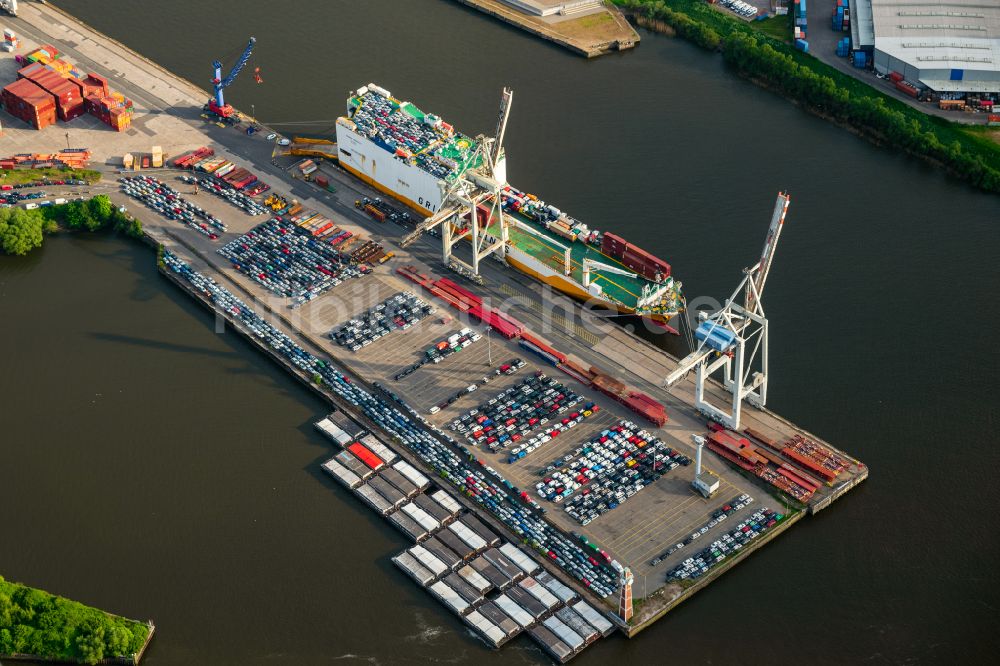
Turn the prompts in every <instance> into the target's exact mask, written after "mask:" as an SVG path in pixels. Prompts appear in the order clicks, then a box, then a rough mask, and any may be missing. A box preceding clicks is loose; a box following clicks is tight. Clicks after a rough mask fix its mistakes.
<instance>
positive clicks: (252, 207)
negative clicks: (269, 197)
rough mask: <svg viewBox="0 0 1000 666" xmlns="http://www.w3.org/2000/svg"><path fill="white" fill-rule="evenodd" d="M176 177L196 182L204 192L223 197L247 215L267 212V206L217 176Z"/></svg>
mask: <svg viewBox="0 0 1000 666" xmlns="http://www.w3.org/2000/svg"><path fill="white" fill-rule="evenodd" d="M178 178H180V179H181V181H183V182H185V183H188V184H191V185H194V184H197V185H198V187H199V188H200V189H202V190H204V191H205V192H208V193H209V194H214V195H215V196H217V197H220V198H222V199H225V200H226V201H228V202H229V203H231V204H233V205H234V206H236V207H237V208H239V209H241V210H243V211H244V212H245V213H246V214H247V215H263V214H264V213H266V212H268V211H267V208H265V207H264V206H262V205H261V204H260V203H259V202H257V201H256V200H254V199H252V198H250V197H248V196H247V195H245V194H243V193H242V192H240V191H239V190H235V189H233V188H232V187H230V186H229V185H228V184H227V183H226V182H224V181H221V180H219V179H218V178H211V177H205V178H198V177H197V176H188V175H182V176H178Z"/></svg>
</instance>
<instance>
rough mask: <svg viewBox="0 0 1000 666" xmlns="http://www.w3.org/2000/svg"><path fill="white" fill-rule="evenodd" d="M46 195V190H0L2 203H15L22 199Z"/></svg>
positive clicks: (29, 199)
mask: <svg viewBox="0 0 1000 666" xmlns="http://www.w3.org/2000/svg"><path fill="white" fill-rule="evenodd" d="M45 196H48V195H46V194H45V192H27V193H22V192H0V204H8V205H11V206H13V205H15V204H17V203H19V202H21V201H31V200H32V199H41V198H43V197H45Z"/></svg>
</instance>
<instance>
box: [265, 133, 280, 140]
mask: <svg viewBox="0 0 1000 666" xmlns="http://www.w3.org/2000/svg"><path fill="white" fill-rule="evenodd" d="M277 138H278V135H277V134H275V133H274V132H271V133H270V134H268V135H267V140H268V141H274V140H275V139H277Z"/></svg>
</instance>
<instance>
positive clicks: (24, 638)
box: [0, 577, 155, 664]
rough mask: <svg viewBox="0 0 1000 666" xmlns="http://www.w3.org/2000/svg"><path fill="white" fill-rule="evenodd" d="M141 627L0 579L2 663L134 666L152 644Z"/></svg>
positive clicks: (149, 630)
mask: <svg viewBox="0 0 1000 666" xmlns="http://www.w3.org/2000/svg"><path fill="white" fill-rule="evenodd" d="M154 632H155V626H154V625H153V623H152V621H149V622H140V621H138V620H131V619H129V618H125V617H121V616H120V615H114V614H112V613H108V612H106V611H102V610H100V609H97V608H92V607H90V606H85V605H84V604H81V603H79V602H77V601H72V600H70V599H66V598H65V597H60V596H56V595H54V594H50V593H48V592H45V591H44V590H39V589H37V588H33V587H28V586H27V585H22V584H20V583H11V582H9V581H6V580H4V579H3V578H2V577H0V660H4V659H7V660H11V661H44V662H55V663H79V664H138V663H139V661H140V659H141V658H142V655H143V654H144V653H145V651H146V648H147V647H148V646H149V642H150V641H151V640H152V639H153V633H154Z"/></svg>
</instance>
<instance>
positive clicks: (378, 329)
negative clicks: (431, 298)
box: [330, 291, 434, 351]
mask: <svg viewBox="0 0 1000 666" xmlns="http://www.w3.org/2000/svg"><path fill="white" fill-rule="evenodd" d="M433 310H434V308H433V306H431V305H430V304H429V303H427V302H425V301H424V300H423V299H421V298H419V297H418V296H416V295H415V294H414V293H413V292H411V291H406V292H399V293H398V294H395V295H393V296H390V297H389V298H387V299H385V300H384V301H382V302H381V303H379V304H377V305H375V306H373V307H371V308H369V309H368V310H365V311H364V312H362V313H361V314H359V315H358V316H356V317H354V318H353V319H351V320H350V321H348V322H345V323H344V324H341V325H340V326H338V327H337V328H335V329H334V330H332V331H330V339H331V340H333V341H334V342H336V343H337V344H338V345H340V346H341V347H347V348H348V349H350V350H351V351H358V350H359V349H361V348H362V347H367V346H368V345H370V344H371V343H373V342H375V341H376V340H379V339H381V338H383V337H385V336H386V335H389V333H391V332H393V331H395V330H396V329H401V330H404V331H405V330H406V329H408V328H410V327H411V326H413V325H414V324H416V323H417V322H418V321H420V320H421V319H423V318H424V317H426V316H427V315H428V314H430V313H431V312H432V311H433Z"/></svg>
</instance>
